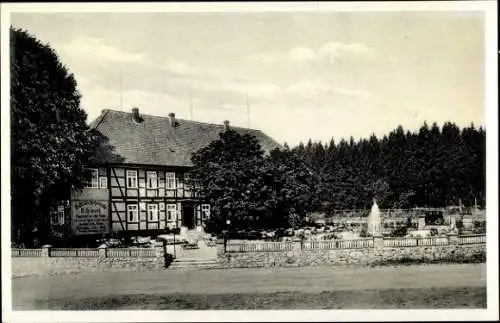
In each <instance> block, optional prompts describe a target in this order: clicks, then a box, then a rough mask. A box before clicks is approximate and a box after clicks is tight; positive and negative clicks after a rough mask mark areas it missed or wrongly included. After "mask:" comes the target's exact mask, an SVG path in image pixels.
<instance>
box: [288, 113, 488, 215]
mask: <svg viewBox="0 0 500 323" xmlns="http://www.w3.org/2000/svg"><path fill="white" fill-rule="evenodd" d="M292 151H293V153H294V154H295V155H296V156H297V157H298V158H300V159H301V160H302V161H303V162H304V163H305V164H306V165H307V166H308V167H309V168H310V169H311V170H313V172H314V173H315V174H316V175H317V177H318V179H319V181H318V183H317V185H318V186H317V188H316V197H315V202H314V206H313V208H314V210H316V211H324V212H326V213H328V214H331V213H333V212H334V210H335V209H337V210H338V209H353V208H369V207H370V205H371V204H372V198H376V199H377V203H378V204H379V206H380V207H382V208H411V207H424V206H429V207H444V206H450V205H458V204H459V203H463V205H466V206H473V205H474V203H477V204H478V205H479V206H481V207H484V206H485V198H486V196H485V181H486V172H485V171H486V168H485V162H486V159H485V156H486V132H485V130H484V129H483V128H482V127H479V128H476V127H475V126H474V125H473V124H471V125H470V126H467V127H463V128H459V127H458V126H457V125H456V124H455V123H452V122H446V123H444V124H443V125H442V127H440V126H438V125H437V124H436V123H433V124H432V125H431V126H429V125H428V124H427V123H424V124H423V125H422V126H421V127H420V129H418V130H417V131H409V130H405V129H404V128H403V127H402V126H398V127H397V128H396V129H394V130H393V131H391V132H390V133H389V134H388V135H385V136H383V137H382V138H379V137H376V136H375V135H372V136H370V137H369V138H365V139H360V140H358V141H355V140H354V139H353V138H352V137H351V138H350V139H349V140H345V139H341V140H340V141H338V142H336V141H335V140H334V139H332V140H331V141H330V142H329V143H326V144H323V143H321V142H312V141H311V140H309V142H307V143H306V144H304V143H300V144H299V145H297V146H295V147H293V148H292Z"/></svg>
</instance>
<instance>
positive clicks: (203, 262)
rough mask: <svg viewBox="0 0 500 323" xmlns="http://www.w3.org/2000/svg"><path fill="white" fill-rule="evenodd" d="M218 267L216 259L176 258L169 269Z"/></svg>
mask: <svg viewBox="0 0 500 323" xmlns="http://www.w3.org/2000/svg"><path fill="white" fill-rule="evenodd" d="M216 267H217V260H216V259H175V260H174V261H173V262H172V263H171V264H170V266H168V268H169V269H194V268H196V269H210V268H216Z"/></svg>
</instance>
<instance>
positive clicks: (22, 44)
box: [10, 28, 94, 243]
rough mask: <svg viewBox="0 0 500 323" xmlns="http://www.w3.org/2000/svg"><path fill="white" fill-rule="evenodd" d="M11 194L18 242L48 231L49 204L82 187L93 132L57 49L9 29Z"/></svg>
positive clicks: (27, 34)
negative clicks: (35, 232)
mask: <svg viewBox="0 0 500 323" xmlns="http://www.w3.org/2000/svg"><path fill="white" fill-rule="evenodd" d="M10 39H11V69H10V71H11V194H12V229H13V230H12V233H13V238H14V240H17V241H22V242H25V243H30V241H32V232H33V231H37V232H38V234H41V235H42V237H43V235H44V234H46V233H47V232H48V229H49V217H48V212H49V208H50V207H51V206H52V205H54V203H57V202H58V201H61V200H67V199H68V197H69V194H70V189H71V187H75V188H80V187H81V185H82V184H81V183H82V180H83V178H84V176H86V175H87V174H85V172H84V168H83V166H84V163H86V162H88V161H89V158H90V156H91V152H92V142H93V140H94V138H93V136H92V135H91V134H90V133H89V131H88V126H87V124H86V118H87V116H86V113H85V112H84V111H83V110H82V109H81V108H80V94H79V93H78V91H77V87H76V86H77V85H76V81H75V78H74V76H73V74H71V73H69V72H68V70H67V68H66V67H65V66H64V65H63V64H62V63H61V62H60V61H59V58H58V56H57V54H56V53H55V51H54V50H53V49H52V48H51V47H50V46H49V45H46V44H43V43H42V42H40V41H39V40H37V39H36V38H35V37H33V36H32V35H30V34H29V33H28V32H26V31H24V30H20V29H15V28H11V29H10Z"/></svg>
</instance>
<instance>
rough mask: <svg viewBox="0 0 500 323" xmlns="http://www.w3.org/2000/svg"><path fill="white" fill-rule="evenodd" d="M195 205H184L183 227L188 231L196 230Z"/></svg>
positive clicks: (184, 203)
mask: <svg viewBox="0 0 500 323" xmlns="http://www.w3.org/2000/svg"><path fill="white" fill-rule="evenodd" d="M194 210H195V208H194V204H193V203H186V202H183V203H182V226H184V227H187V228H188V229H193V228H194V224H195V221H194V216H195V214H194Z"/></svg>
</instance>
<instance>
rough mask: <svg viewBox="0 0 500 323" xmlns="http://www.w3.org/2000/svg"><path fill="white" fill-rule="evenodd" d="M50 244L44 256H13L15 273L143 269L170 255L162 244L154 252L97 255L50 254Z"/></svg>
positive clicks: (155, 266)
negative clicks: (148, 253) (149, 254)
mask: <svg viewBox="0 0 500 323" xmlns="http://www.w3.org/2000/svg"><path fill="white" fill-rule="evenodd" d="M49 249H50V248H47V247H44V248H42V254H41V256H31V257H26V256H25V257H19V256H18V257H12V258H11V259H12V277H24V276H33V275H47V274H49V275H50V274H68V273H83V272H94V271H112V272H116V271H144V270H163V269H165V268H166V267H167V265H168V264H167V255H166V253H165V249H164V247H163V245H161V246H155V248H154V252H153V256H147V257H144V256H139V257H137V256H119V257H113V256H109V255H107V254H106V251H105V249H104V248H101V249H99V256H98V257H85V256H78V257H71V256H68V257H51V256H50V250H49Z"/></svg>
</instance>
